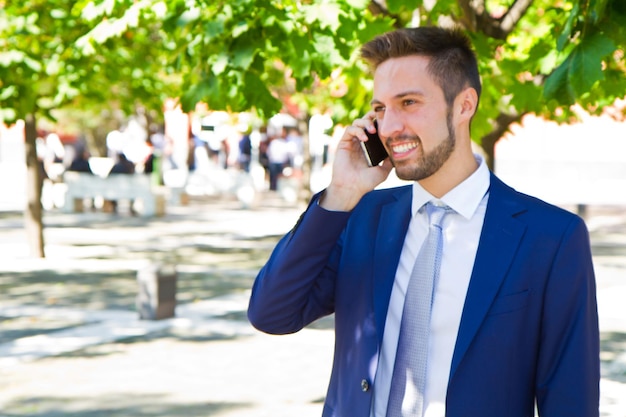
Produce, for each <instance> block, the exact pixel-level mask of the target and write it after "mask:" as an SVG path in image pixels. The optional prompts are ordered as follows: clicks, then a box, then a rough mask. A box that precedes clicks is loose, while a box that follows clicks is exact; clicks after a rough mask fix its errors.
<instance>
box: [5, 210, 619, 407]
mask: <svg viewBox="0 0 626 417" xmlns="http://www.w3.org/2000/svg"><path fill="white" fill-rule="evenodd" d="M299 213H300V208H296V207H290V206H288V205H283V204H280V203H278V202H276V201H273V200H270V204H265V205H263V206H262V207H257V208H252V209H250V210H241V209H240V208H239V207H237V205H236V203H235V202H229V201H220V202H215V201H204V202H202V201H196V202H193V204H191V205H190V206H188V207H178V208H172V209H171V210H170V211H169V212H168V215H167V216H166V218H162V219H155V220H144V219H137V218H130V217H125V216H124V215H120V216H117V217H106V215H104V214H102V213H84V214H79V215H65V214H61V213H49V214H47V215H46V223H47V228H46V238H47V244H48V246H47V249H48V258H47V259H45V260H32V259H29V258H28V257H27V255H26V252H25V250H26V244H25V238H24V236H23V235H22V234H23V231H22V230H21V219H20V217H19V216H13V215H9V214H2V213H0V254H2V255H0V258H2V262H0V326H1V327H0V328H1V329H2V332H1V333H0V416H4V417H9V416H11V417H15V416H41V417H43V416H45V417H56V416H66V417H73V416H76V417H104V416H133V417H135V416H137V417H156V416H186V417H193V416H220V417H263V416H268V417H270V416H271V417H282V416H284V417H293V416H298V417H308V416H311V417H313V416H315V417H317V416H319V415H321V407H322V401H323V398H324V395H325V389H326V383H327V380H328V374H329V371H330V365H331V360H332V348H333V347H332V343H333V334H332V330H331V328H332V322H331V321H330V320H323V321H321V322H319V323H317V325H316V326H314V327H313V328H310V329H305V330H303V331H301V332H299V333H298V334H294V335H289V336H268V335H264V334H261V333H259V332H256V331H255V330H254V329H252V328H251V327H250V325H249V324H248V323H247V321H246V320H245V309H246V305H247V300H248V295H249V285H250V283H251V282H252V280H253V278H254V274H255V271H256V270H257V269H258V265H259V264H261V263H262V262H263V260H264V259H265V258H266V256H267V253H268V252H269V250H271V247H272V246H273V244H274V243H275V241H276V239H277V238H278V236H279V235H280V234H282V233H284V232H286V231H287V230H289V228H290V227H291V225H292V224H293V223H294V222H295V220H296V219H297V217H298V215H299ZM588 224H589V227H590V229H591V231H592V240H593V242H594V257H595V261H596V270H597V276H598V300H599V308H600V317H601V327H602V343H603V354H602V355H603V357H602V359H603V370H602V371H603V379H602V384H601V388H602V404H601V411H602V416H605V417H626V314H625V313H624V311H626V310H625V309H624V307H623V306H624V300H626V279H625V278H626V275H625V274H624V272H625V271H626V213H625V214H622V212H621V211H615V210H610V209H602V208H600V209H597V210H596V209H594V210H591V212H590V217H589V220H588ZM225 247H228V248H230V249H229V250H225V249H224V248H225ZM168 256H169V257H168ZM252 258H258V259H256V260H254V259H252ZM154 259H158V260H160V261H163V260H165V261H168V262H174V261H175V262H176V265H177V268H178V272H179V290H180V293H179V297H178V298H179V305H178V306H177V309H176V317H175V318H172V319H166V320H159V321H145V320H139V319H138V316H137V314H136V312H135V311H134V309H133V297H134V293H135V291H136V288H135V284H136V282H135V281H134V275H133V274H134V272H135V271H136V270H137V269H138V268H140V267H142V266H143V265H145V264H146V263H147V262H150V261H151V260H154ZM205 277H209V278H205ZM198 282H199V284H200V285H195V283H198Z"/></svg>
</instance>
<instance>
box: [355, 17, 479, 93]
mask: <svg viewBox="0 0 626 417" xmlns="http://www.w3.org/2000/svg"><path fill="white" fill-rule="evenodd" d="M410 55H420V56H426V57H430V58H431V61H430V63H429V64H428V71H429V73H430V75H431V76H432V77H433V78H434V79H435V81H436V82H437V84H438V85H439V86H440V87H441V89H442V90H443V93H444V96H445V99H446V102H447V103H448V105H452V103H453V102H454V99H455V98H456V96H457V95H458V94H459V93H460V92H461V91H462V90H463V89H464V88H466V87H468V86H469V87H472V88H474V89H475V90H476V93H477V94H478V97H480V92H481V83H480V75H479V73H478V63H477V60H476V55H475V53H474V50H473V49H472V43H471V41H470V39H469V37H468V36H467V35H466V34H465V33H463V32H462V31H461V30H460V29H444V28H440V27H436V26H424V27H418V28H407V29H398V30H394V31H392V32H387V33H384V34H382V35H379V36H377V37H376V38H374V39H372V40H371V41H369V42H368V43H366V44H365V45H363V47H362V48H361V56H362V57H363V59H365V60H366V61H367V62H368V63H369V64H370V65H371V66H372V68H373V69H376V68H377V67H378V66H379V65H380V64H382V63H383V62H385V61H386V60H388V59H390V58H401V57H404V56H410Z"/></svg>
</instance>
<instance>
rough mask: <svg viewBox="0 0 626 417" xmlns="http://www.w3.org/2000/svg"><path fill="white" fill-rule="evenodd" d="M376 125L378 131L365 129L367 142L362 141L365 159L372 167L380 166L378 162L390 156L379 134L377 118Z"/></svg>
mask: <svg viewBox="0 0 626 417" xmlns="http://www.w3.org/2000/svg"><path fill="white" fill-rule="evenodd" d="M374 126H376V133H370V132H368V131H367V130H365V134H366V135H367V142H361V148H363V153H364V154H365V159H366V160H367V164H368V165H369V166H371V167H375V166H378V164H380V163H381V162H382V161H384V160H385V159H387V157H388V156H389V155H388V154H387V150H386V149H385V147H384V146H383V143H382V141H381V140H380V136H378V124H377V123H376V120H374Z"/></svg>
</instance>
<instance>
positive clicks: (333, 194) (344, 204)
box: [319, 185, 363, 211]
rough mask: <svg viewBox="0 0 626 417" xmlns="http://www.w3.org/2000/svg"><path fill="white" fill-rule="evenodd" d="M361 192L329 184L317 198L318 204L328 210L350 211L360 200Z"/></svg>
mask: <svg viewBox="0 0 626 417" xmlns="http://www.w3.org/2000/svg"><path fill="white" fill-rule="evenodd" d="M361 197H363V194H359V193H356V192H355V191H354V190H346V189H344V188H341V187H333V186H332V185H329V186H328V188H326V190H324V192H323V193H322V195H321V196H320V199H319V205H320V207H322V208H323V209H325V210H329V211H351V210H352V209H353V208H354V207H355V206H356V205H357V204H358V202H359V201H360V200H361Z"/></svg>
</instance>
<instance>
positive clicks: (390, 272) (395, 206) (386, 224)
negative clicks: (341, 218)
mask: <svg viewBox="0 0 626 417" xmlns="http://www.w3.org/2000/svg"><path fill="white" fill-rule="evenodd" d="M412 195H413V193H412V187H411V186H406V187H402V188H399V189H398V191H397V192H396V193H394V198H395V199H394V200H393V201H392V202H390V203H388V204H385V205H384V206H383V207H382V209H381V214H380V219H379V221H378V222H377V223H376V221H375V219H373V224H378V231H377V236H376V247H375V248H374V253H375V254H376V258H375V259H374V261H373V262H372V265H373V266H374V271H375V272H374V294H373V295H374V312H375V318H376V328H377V329H378V343H379V346H380V344H381V343H382V337H383V331H382V330H383V329H384V327H385V320H386V318H387V307H388V306H389V297H390V296H391V289H392V288H393V281H394V279H395V276H396V269H397V268H398V262H399V260H400V253H401V252H402V245H403V244H404V237H405V236H406V231H407V228H408V227H409V222H410V220H411V197H412Z"/></svg>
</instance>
